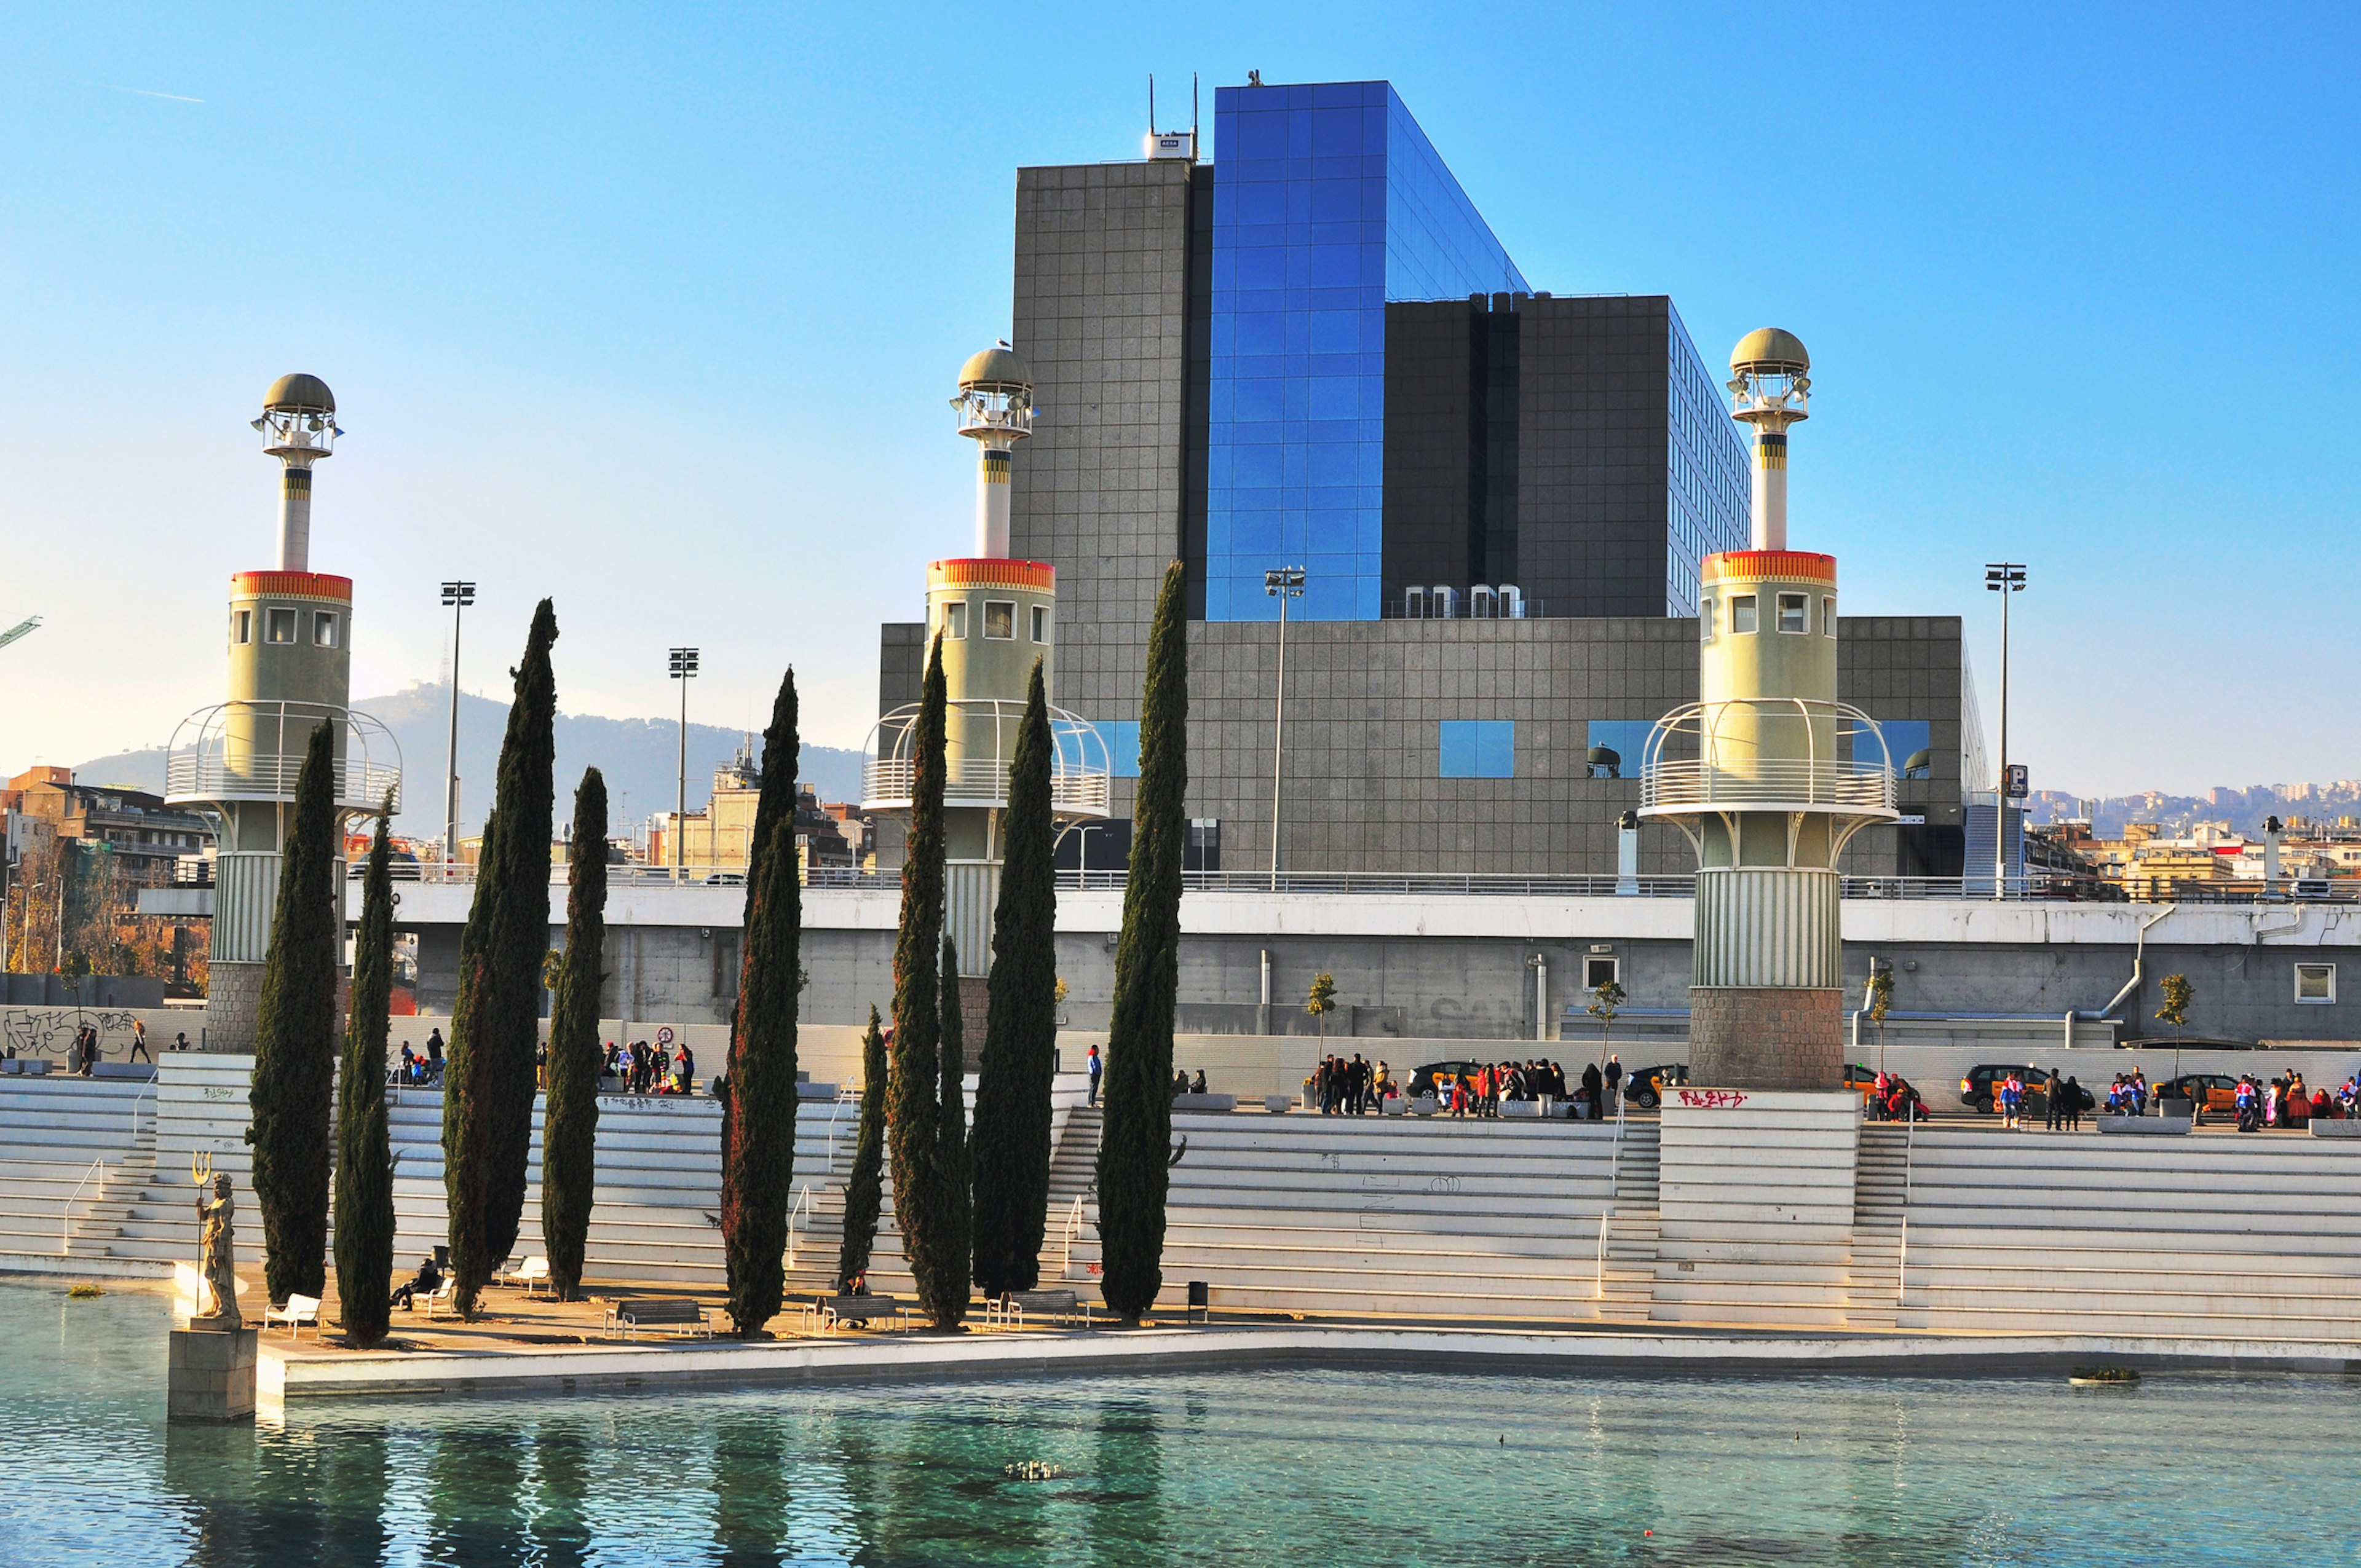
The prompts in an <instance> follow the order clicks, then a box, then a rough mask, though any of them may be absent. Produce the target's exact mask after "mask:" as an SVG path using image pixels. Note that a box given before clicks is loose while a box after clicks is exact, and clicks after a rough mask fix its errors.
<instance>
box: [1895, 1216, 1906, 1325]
mask: <svg viewBox="0 0 2361 1568" xmlns="http://www.w3.org/2000/svg"><path fill="white" fill-rule="evenodd" d="M1909 1290H1910V1216H1909V1215H1907V1214H1905V1215H1903V1216H1902V1250H1901V1252H1900V1253H1898V1254H1897V1255H1895V1261H1894V1307H1895V1308H1896V1309H1897V1310H1898V1309H1900V1307H1901V1306H1902V1305H1903V1298H1904V1297H1905V1295H1907V1294H1908V1293H1909Z"/></svg>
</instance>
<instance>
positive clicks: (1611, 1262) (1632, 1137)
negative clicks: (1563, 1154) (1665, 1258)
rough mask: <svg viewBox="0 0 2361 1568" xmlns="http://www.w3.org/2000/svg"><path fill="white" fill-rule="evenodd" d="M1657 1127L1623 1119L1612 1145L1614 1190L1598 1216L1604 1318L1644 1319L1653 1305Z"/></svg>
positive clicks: (1658, 1224)
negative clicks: (1605, 1206) (1614, 1149)
mask: <svg viewBox="0 0 2361 1568" xmlns="http://www.w3.org/2000/svg"><path fill="white" fill-rule="evenodd" d="M1659 1131H1660V1130H1659V1128H1658V1127H1657V1126H1656V1124H1653V1123H1639V1122H1626V1123H1625V1124H1623V1129H1622V1137H1621V1140H1620V1143H1619V1145H1618V1146H1617V1148H1616V1152H1615V1178H1614V1188H1613V1195H1612V1198H1611V1200H1610V1201H1609V1206H1608V1212H1607V1214H1606V1215H1605V1216H1604V1217H1603V1219H1602V1220H1601V1223H1602V1225H1603V1226H1604V1234H1603V1242H1604V1245H1603V1251H1604V1256H1603V1258H1602V1259H1601V1260H1600V1261H1599V1262H1598V1265H1597V1267H1598V1316H1599V1319H1600V1321H1603V1322H1610V1323H1644V1322H1646V1321H1648V1319H1649V1316H1650V1313H1651V1312H1652V1310H1653V1308H1654V1304H1655V1297H1656V1252H1657V1244H1658V1242H1659V1240H1660V1239H1661V1231H1662V1226H1663V1223H1664V1218H1663V1212H1662V1210H1661V1208H1660V1207H1659V1202H1660V1186H1659V1173H1660V1171H1661V1170H1662V1157H1663V1146H1662V1144H1661V1142H1660V1141H1659Z"/></svg>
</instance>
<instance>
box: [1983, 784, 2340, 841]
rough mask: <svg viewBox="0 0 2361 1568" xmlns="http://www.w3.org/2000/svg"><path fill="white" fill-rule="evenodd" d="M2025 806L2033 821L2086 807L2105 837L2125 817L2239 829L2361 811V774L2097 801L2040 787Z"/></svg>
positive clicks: (2116, 832)
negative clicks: (2224, 824)
mask: <svg viewBox="0 0 2361 1568" xmlns="http://www.w3.org/2000/svg"><path fill="white" fill-rule="evenodd" d="M2026 806H2027V810H2026V818H2027V820H2029V821H2033V822H2055V821H2057V820H2058V819H2059V818H2060V817H2080V816H2082V815H2083V814H2085V813H2088V814H2089V815H2090V817H2091V830H2092V832H2094V833H2096V834H2097V835H2098V836H2099V837H2100V838H2102V839H2114V838H2120V837H2121V836H2122V834H2123V830H2124V824H2125V823H2126V822H2154V823H2156V824H2158V826H2159V827H2162V828H2165V829H2166V830H2167V831H2173V830H2176V829H2184V828H2189V827H2190V826H2191V825H2193V824H2195V823H2199V822H2227V823H2228V824H2229V825H2230V826H2231V828H2233V829H2235V831H2237V832H2240V833H2259V832H2261V831H2262V830H2263V819H2264V818H2265V817H2312V818H2313V819H2315V820H2318V819H2321V818H2327V819H2329V820H2331V821H2333V820H2334V819H2335V818H2337V817H2361V779H2338V780H2336V781H2335V782H2334V783H2333V784H2256V785H2254V786H2253V787H2251V788H2248V789H2213V790H2208V791H2206V792H2205V793H2204V794H2203V795H2165V794H2162V793H2160V792H2158V791H2156V790H2148V791H2147V792H2145V793H2143V794H2140V795H2111V796H2109V797H2107V798H2106V799H2103V800H2095V801H2094V800H2092V799H2090V798H2088V797H2087V796H2086V797H2081V798H2078V797H2076V796H2074V795H2060V794H2059V793H2058V792H2057V791H2055V790H2036V791H2035V792H2034V794H2033V796H2032V798H2031V799H2030V800H2029V801H2028V802H2027V803H2026Z"/></svg>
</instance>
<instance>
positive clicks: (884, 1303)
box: [811, 1296, 913, 1333]
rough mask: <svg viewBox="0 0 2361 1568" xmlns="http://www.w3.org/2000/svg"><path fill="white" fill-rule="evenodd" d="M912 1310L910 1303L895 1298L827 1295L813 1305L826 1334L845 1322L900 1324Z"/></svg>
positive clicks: (813, 1314)
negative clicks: (882, 1321)
mask: <svg viewBox="0 0 2361 1568" xmlns="http://www.w3.org/2000/svg"><path fill="white" fill-rule="evenodd" d="M911 1310H913V1309H912V1308H911V1307H910V1305H909V1303H907V1302H906V1301H897V1300H895V1299H894V1298H893V1297H891V1296H823V1297H820V1298H818V1299H816V1300H815V1301H813V1303H812V1305H811V1313H812V1316H813V1317H814V1318H815V1319H816V1320H818V1325H819V1332H822V1333H829V1332H833V1331H834V1330H835V1329H837V1328H838V1327H840V1325H842V1324H845V1323H867V1322H873V1321H876V1320H878V1319H880V1318H884V1319H887V1320H889V1321H899V1320H900V1319H901V1318H902V1317H904V1316H906V1314H908V1313H909V1312H910V1311H911Z"/></svg>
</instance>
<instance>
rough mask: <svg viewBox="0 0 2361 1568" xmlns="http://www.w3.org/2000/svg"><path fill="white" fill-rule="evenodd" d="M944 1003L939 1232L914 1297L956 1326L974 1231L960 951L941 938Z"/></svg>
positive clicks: (939, 1323) (963, 1312)
mask: <svg viewBox="0 0 2361 1568" xmlns="http://www.w3.org/2000/svg"><path fill="white" fill-rule="evenodd" d="M937 990H938V993H939V995H940V996H941V997H942V999H943V1033H942V1042H941V1044H940V1046H939V1047H938V1048H937V1052H936V1059H937V1060H938V1061H939V1063H940V1064H941V1069H942V1076H941V1083H940V1086H939V1092H938V1093H937V1096H936V1100H935V1168H936V1170H937V1171H938V1172H939V1179H940V1180H941V1182H942V1186H943V1190H942V1229H941V1232H940V1234H939V1239H938V1241H937V1242H936V1244H935V1246H934V1248H933V1253H934V1257H933V1265H932V1266H933V1268H934V1270H935V1277H934V1279H933V1281H932V1282H931V1284H929V1283H928V1282H927V1281H921V1282H920V1283H919V1286H918V1299H919V1300H921V1301H923V1302H925V1303H926V1304H927V1305H928V1309H929V1310H931V1311H932V1312H933V1314H934V1320H935V1327H937V1328H939V1329H950V1328H957V1327H958V1326H959V1324H960V1321H961V1319H963V1318H965V1317H966V1316H967V1302H968V1290H967V1277H968V1268H969V1265H970V1261H971V1256H970V1248H971V1245H972V1239H973V1234H974V1228H975V1207H974V1201H973V1199H972V1198H971V1197H970V1195H969V1190H968V1176H969V1171H968V1155H967V1101H966V1097H965V1095H964V1094H963V1093H962V1091H961V1083H960V1077H961V1068H963V1067H964V1066H965V1065H966V1062H967V1025H966V1024H965V1023H964V1022H963V1021H962V1020H961V1015H960V1014H961V999H960V979H959V949H958V948H957V946H956V945H954V944H953V943H952V941H951V939H950V935H949V933H946V934H945V935H944V937H943V972H942V981H941V983H940V984H939V986H938V988H937Z"/></svg>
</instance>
